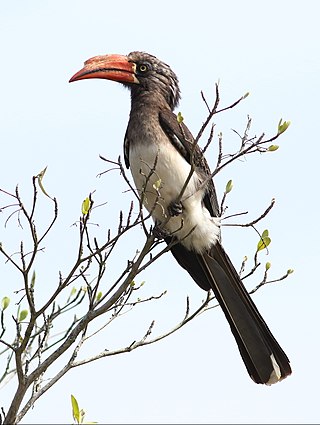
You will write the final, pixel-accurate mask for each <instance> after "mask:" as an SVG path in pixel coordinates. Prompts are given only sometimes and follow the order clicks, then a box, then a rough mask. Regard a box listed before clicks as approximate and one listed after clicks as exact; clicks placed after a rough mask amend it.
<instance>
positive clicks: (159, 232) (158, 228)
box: [152, 223, 169, 239]
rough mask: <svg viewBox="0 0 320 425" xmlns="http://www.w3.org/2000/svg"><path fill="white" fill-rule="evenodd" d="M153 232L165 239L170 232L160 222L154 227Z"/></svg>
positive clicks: (157, 236)
mask: <svg viewBox="0 0 320 425" xmlns="http://www.w3.org/2000/svg"><path fill="white" fill-rule="evenodd" d="M152 233H153V234H154V236H155V237H156V238H157V239H165V238H166V237H167V236H169V232H168V231H167V230H166V229H164V228H163V227H161V224H160V223H156V224H155V225H154V227H153V229H152Z"/></svg>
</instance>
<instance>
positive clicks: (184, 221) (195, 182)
mask: <svg viewBox="0 0 320 425" xmlns="http://www.w3.org/2000/svg"><path fill="white" fill-rule="evenodd" d="M129 157H130V168H131V172H132V176H133V179H134V182H135V185H136V188H137V189H138V191H139V194H140V196H142V197H143V204H144V205H145V207H146V208H147V210H148V211H149V212H152V216H153V218H154V219H155V220H156V221H158V222H162V221H163V220H164V219H165V218H167V216H168V209H167V207H168V205H169V204H170V203H171V202H174V201H175V200H176V199H177V197H178V196H179V194H180V192H181V189H182V187H183V185H184V183H185V181H186V179H187V177H188V176H189V173H190V164H188V162H187V161H186V160H185V159H184V158H183V157H182V156H181V155H180V153H179V152H178V151H177V150H176V149H175V147H174V146H173V145H172V144H171V143H170V141H169V140H168V141H167V142H165V143H164V141H163V140H162V141H161V143H159V144H157V143H150V144H148V145H146V144H143V145H142V144H140V143H135V144H134V145H133V146H132V145H131V146H130V152H129ZM199 183H200V177H199V176H198V175H197V173H196V172H194V173H193V175H192V178H191V179H190V181H189V183H188V185H187V187H186V190H185V191H184V194H183V196H182V199H181V202H182V206H183V212H182V214H181V215H179V216H175V217H171V218H170V220H169V221H168V222H167V224H166V230H167V231H168V232H170V233H174V235H175V236H176V237H177V238H178V239H180V240H182V244H183V245H184V246H186V248H188V249H190V250H195V251H197V252H202V251H204V250H205V249H208V248H210V246H212V244H214V243H215V242H216V241H217V239H218V238H219V235H220V220H219V219H218V218H213V217H211V216H210V214H209V212H208V210H207V209H206V208H204V207H203V205H202V198H203V194H204V193H203V189H200V190H199V189H198V188H199ZM189 233H190V234H189ZM187 235H188V236H187Z"/></svg>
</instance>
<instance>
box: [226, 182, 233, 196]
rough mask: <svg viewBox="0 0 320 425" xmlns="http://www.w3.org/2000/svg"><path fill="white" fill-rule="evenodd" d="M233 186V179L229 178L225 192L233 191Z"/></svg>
mask: <svg viewBox="0 0 320 425" xmlns="http://www.w3.org/2000/svg"><path fill="white" fill-rule="evenodd" d="M232 188H233V183H232V180H229V181H228V183H227V184H226V188H225V193H229V192H231V190H232Z"/></svg>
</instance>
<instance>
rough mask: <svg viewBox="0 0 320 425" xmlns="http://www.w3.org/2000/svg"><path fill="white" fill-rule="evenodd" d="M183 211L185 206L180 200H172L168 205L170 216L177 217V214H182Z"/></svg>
mask: <svg viewBox="0 0 320 425" xmlns="http://www.w3.org/2000/svg"><path fill="white" fill-rule="evenodd" d="M182 211H183V206H182V203H181V202H180V201H179V202H176V201H172V202H170V204H169V205H168V213H169V215H170V217H175V216H177V215H180V214H182Z"/></svg>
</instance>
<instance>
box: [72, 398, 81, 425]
mask: <svg viewBox="0 0 320 425" xmlns="http://www.w3.org/2000/svg"><path fill="white" fill-rule="evenodd" d="M71 406H72V416H73V419H74V420H75V421H76V422H77V424H80V423H81V422H80V409H79V405H78V402H77V399H76V398H75V397H74V396H73V395H72V394H71Z"/></svg>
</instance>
